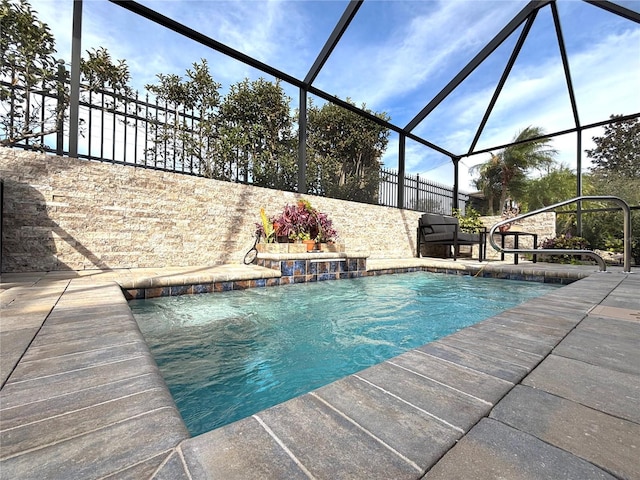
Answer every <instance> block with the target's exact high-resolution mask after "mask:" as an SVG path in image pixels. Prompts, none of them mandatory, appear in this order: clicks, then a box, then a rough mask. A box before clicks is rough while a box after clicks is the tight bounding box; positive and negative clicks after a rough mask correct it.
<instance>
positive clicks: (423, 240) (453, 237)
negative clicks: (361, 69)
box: [416, 213, 487, 261]
mask: <svg viewBox="0 0 640 480" xmlns="http://www.w3.org/2000/svg"><path fill="white" fill-rule="evenodd" d="M486 235H487V232H486V229H484V228H483V229H482V230H481V231H480V232H478V233H467V232H463V231H461V230H460V225H459V224H458V219H457V218H456V217H452V216H449V215H441V214H438V213H425V214H424V215H422V217H420V220H419V221H418V241H417V245H418V254H417V255H416V256H417V257H420V250H421V248H422V245H449V246H452V247H453V260H455V259H456V258H457V257H458V256H459V255H460V245H478V247H479V248H478V250H479V252H480V253H479V261H482V260H483V259H484V257H485V253H486V252H485V248H486ZM449 254H450V252H449V249H447V258H448V257H449Z"/></svg>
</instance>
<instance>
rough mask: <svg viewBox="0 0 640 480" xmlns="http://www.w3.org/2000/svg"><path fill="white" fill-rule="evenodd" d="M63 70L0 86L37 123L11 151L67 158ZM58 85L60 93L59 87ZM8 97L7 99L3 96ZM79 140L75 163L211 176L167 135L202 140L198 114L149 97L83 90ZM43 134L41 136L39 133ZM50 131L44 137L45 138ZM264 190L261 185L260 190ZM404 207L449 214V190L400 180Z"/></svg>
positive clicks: (394, 195) (385, 201)
mask: <svg viewBox="0 0 640 480" xmlns="http://www.w3.org/2000/svg"><path fill="white" fill-rule="evenodd" d="M64 78H65V75H64V71H61V72H60V78H59V85H58V86H57V87H56V88H51V87H49V88H45V87H44V86H43V88H41V89H37V90H32V91H31V92H28V95H25V92H24V90H23V89H22V90H20V88H21V87H19V86H15V85H12V84H11V83H9V82H6V81H0V85H2V89H3V90H5V92H12V93H13V94H14V95H15V94H18V95H23V97H26V100H23V102H26V104H28V106H27V108H26V110H28V111H30V112H31V117H32V118H31V120H30V121H31V122H32V124H34V123H39V124H40V125H41V129H40V130H38V133H39V134H35V135H33V136H30V137H28V138H25V139H23V140H21V141H19V142H17V143H15V144H13V146H14V147H19V148H24V149H37V150H42V151H44V152H48V153H54V154H57V155H68V153H69V150H68V149H69V138H68V135H69V131H68V125H67V123H66V121H64V119H65V118H68V112H67V115H64V116H59V115H56V114H55V113H56V111H57V109H58V105H59V98H60V95H65V90H67V89H66V86H64V83H62V82H64V80H63V79H64ZM60 85H63V86H64V87H65V88H61V87H60ZM6 98H11V95H9V96H6ZM9 102H10V100H6V101H5V100H4V99H3V101H2V103H3V105H2V106H3V107H4V108H3V109H2V110H0V114H3V115H6V112H8V111H12V110H13V109H11V108H10V107H11V105H10V103H9ZM79 109H80V138H79V139H78V158H81V159H87V160H96V161H104V162H111V163H118V164H124V165H132V166H138V167H145V168H153V169H159V170H166V171H172V172H178V173H183V174H189V175H196V176H211V174H210V171H208V170H207V163H206V162H205V161H203V158H202V156H201V155H199V152H197V151H196V152H194V151H193V150H186V149H184V148H183V149H182V150H181V147H180V145H181V142H180V141H179V139H177V138H175V137H174V138H171V136H167V135H166V132H170V131H171V129H172V126H174V125H180V126H181V128H182V129H183V130H182V132H181V134H182V135H184V134H188V135H201V134H202V132H200V131H199V124H200V117H199V112H197V111H194V110H192V111H184V110H178V109H176V108H175V107H174V106H172V105H170V104H168V103H164V102H159V101H158V99H151V98H150V96H149V94H146V95H145V96H144V98H141V97H140V95H139V94H138V92H136V93H135V94H133V95H132V96H131V97H123V96H120V95H116V94H114V93H113V92H109V91H96V90H89V89H88V88H85V89H84V91H83V93H82V94H81V98H80V102H79ZM4 120H5V121H3V122H2V124H0V138H2V139H4V138H6V137H7V136H8V130H9V128H10V125H11V122H13V119H7V118H6V117H5V119H4ZM40 132H42V133H40ZM47 132H49V133H47ZM224 171H225V177H224V179H225V180H228V181H232V182H239V183H252V179H251V175H250V174H248V171H247V168H246V164H245V163H243V162H241V161H237V162H233V161H232V162H229V164H228V165H224ZM259 186H264V185H259ZM468 201H469V196H468V195H467V194H464V193H459V195H458V206H459V208H460V209H461V210H462V211H463V212H464V210H465V207H466V205H467V202H468ZM404 203H405V205H404V208H407V209H411V210H418V211H425V212H437V213H443V214H451V213H452V207H453V188H451V187H448V186H444V185H440V184H437V183H434V182H431V181H428V180H427V179H424V178H420V176H419V175H407V176H405V180H404ZM378 204H380V205H386V206H391V207H398V172H396V171H394V170H389V169H384V168H383V169H381V170H380V183H379V189H378Z"/></svg>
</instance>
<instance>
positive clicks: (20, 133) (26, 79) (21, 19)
mask: <svg viewBox="0 0 640 480" xmlns="http://www.w3.org/2000/svg"><path fill="white" fill-rule="evenodd" d="M36 13H37V12H35V11H34V10H32V8H31V5H29V3H28V2H26V1H24V0H20V1H9V0H1V3H0V25H2V35H0V55H1V56H2V64H1V66H0V77H1V79H2V80H3V81H7V82H8V84H9V86H6V85H4V84H2V85H1V87H0V88H1V90H0V101H1V102H2V106H3V110H4V111H3V112H2V117H1V125H2V132H1V135H2V138H1V140H0V143H1V144H2V145H4V146H11V145H15V144H16V143H18V142H20V141H23V140H28V139H31V138H34V137H38V136H40V135H47V134H49V133H53V132H55V131H56V130H57V127H58V124H59V122H60V120H61V118H62V115H63V113H64V110H63V109H61V108H56V107H54V108H48V111H49V116H48V117H47V118H46V119H45V121H44V122H40V119H39V116H40V107H41V105H40V104H36V105H34V104H33V102H34V98H33V92H34V91H35V90H36V89H42V90H43V91H45V92H47V93H51V94H55V93H56V88H57V85H56V72H57V69H56V59H55V58H54V56H53V54H54V53H55V51H56V49H55V39H54V37H53V35H52V34H51V31H50V30H49V27H48V26H47V25H46V24H44V23H42V22H41V21H39V20H38V19H37V17H36ZM38 127H39V128H38Z"/></svg>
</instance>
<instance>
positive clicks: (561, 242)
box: [539, 233, 590, 263]
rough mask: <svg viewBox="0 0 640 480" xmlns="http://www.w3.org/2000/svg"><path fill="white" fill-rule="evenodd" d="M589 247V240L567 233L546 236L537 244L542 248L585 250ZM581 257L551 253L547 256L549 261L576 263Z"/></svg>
mask: <svg viewBox="0 0 640 480" xmlns="http://www.w3.org/2000/svg"><path fill="white" fill-rule="evenodd" d="M589 247H590V245H589V242H588V241H587V240H586V239H585V238H583V237H574V236H572V235H571V234H569V233H567V234H566V235H558V236H557V237H556V238H547V239H545V240H544V241H543V242H542V243H541V244H540V246H539V248H543V249H545V250H546V249H558V250H587V249H588V248H589ZM580 259H581V256H580V255H569V254H562V255H553V256H549V257H547V261H548V262H550V263H578V262H579V261H580Z"/></svg>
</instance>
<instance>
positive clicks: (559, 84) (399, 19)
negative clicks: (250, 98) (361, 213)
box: [31, 0, 640, 191]
mask: <svg viewBox="0 0 640 480" xmlns="http://www.w3.org/2000/svg"><path fill="white" fill-rule="evenodd" d="M140 3H142V4H143V5H145V6H148V7H149V8H152V9H154V10H156V11H158V12H160V13H162V14H164V15H167V16H169V17H172V18H173V19H175V20H177V21H179V22H181V23H183V24H185V25H187V26H189V27H191V28H193V29H195V30H197V31H200V32H201V33H203V34H205V35H207V36H209V37H211V38H213V39H215V40H217V41H219V42H222V43H224V44H226V45H228V46H230V47H232V48H234V49H236V50H239V51H241V52H243V53H245V54H248V55H251V56H253V57H255V58H257V59H258V60H260V61H262V62H264V63H268V64H271V65H273V66H274V67H275V68H277V69H279V70H281V71H283V72H285V73H287V74H289V75H292V76H294V77H297V78H300V79H302V78H304V77H305V75H306V74H307V72H308V70H309V68H310V67H311V65H312V64H313V62H314V61H315V59H316V57H317V55H318V53H319V52H320V50H321V49H322V46H323V45H324V43H325V41H326V39H327V37H328V36H329V34H330V33H331V31H332V30H333V28H334V25H335V24H336V22H337V21H338V19H339V18H340V16H341V15H342V13H343V11H344V9H345V8H346V5H347V3H348V2H347V1H343V0H340V1H338V0H321V1H314V0H297V1H290V0H287V1H265V0H253V1H247V0H239V1H233V2H225V1H214V0H209V1H198V0H184V1H178V0H162V1H156V0H144V1H141V2H140ZM526 3H527V2H526V1H525V0H501V1H483V0H462V1H459V0H442V1H438V0H413V1H402V0H394V1H385V0H366V1H365V2H364V4H363V5H362V7H361V8H360V10H359V12H358V14H357V15H356V17H355V19H354V20H353V22H352V24H351V26H350V28H349V29H348V31H347V32H346V34H345V35H344V36H343V38H342V39H341V41H340V43H339V44H338V46H337V48H336V50H335V51H334V53H333V54H332V56H331V57H330V59H329V61H328V62H327V63H326V65H325V67H324V68H323V70H322V71H321V73H320V75H319V76H318V78H317V79H316V81H315V82H314V86H315V87H318V88H320V89H322V90H324V91H326V92H327V93H330V94H333V95H337V96H338V97H340V98H342V99H345V98H351V99H352V100H353V101H355V102H356V103H357V104H358V105H360V104H362V103H366V105H367V107H368V108H370V109H372V110H375V111H379V112H381V111H384V112H386V113H387V114H389V115H390V116H391V121H392V123H395V124H396V125H399V126H402V127H403V126H405V125H406V124H407V123H408V122H409V121H410V120H411V119H412V118H413V117H414V116H415V115H416V114H417V113H418V112H419V111H420V110H421V109H422V107H424V105H426V104H427V103H428V102H429V101H430V100H431V98H432V97H433V96H434V95H435V94H437V93H438V92H439V91H440V90H441V89H442V88H443V87H444V86H445V85H446V84H447V83H448V82H449V80H450V79H451V78H453V77H454V76H455V75H456V74H457V73H458V71H459V70H460V69H461V68H463V67H464V66H465V65H466V64H467V63H468V62H469V61H470V60H471V59H472V58H473V57H474V56H475V55H476V54H477V53H478V52H479V51H480V49H481V48H482V47H483V46H484V45H485V44H486V43H487V42H488V41H489V40H490V39H491V38H493V36H494V35H496V33H498V31H500V29H501V28H502V27H503V26H504V25H505V24H506V23H507V22H508V21H509V20H510V19H511V18H513V16H515V15H516V14H517V12H518V11H519V10H520V9H521V8H522V7H523V6H524V5H525V4H526ZM617 3H619V4H621V5H623V6H625V7H626V8H629V9H631V10H634V11H636V12H639V11H640V0H634V1H618V2H617ZM31 4H32V6H33V7H34V9H35V10H36V11H38V14H39V18H40V19H41V20H42V21H44V22H46V23H47V24H48V25H49V26H50V28H51V29H52V31H53V33H54V35H55V37H56V44H57V47H58V55H59V56H60V57H61V58H63V59H65V60H66V61H67V62H69V60H70V43H71V23H72V7H73V2H72V0H64V1H62V0H32V2H31ZM557 6H558V10H559V13H560V17H561V21H562V29H563V34H564V37H565V42H566V46H567V50H568V55H569V63H570V66H571V69H572V81H573V85H574V88H575V91H576V96H577V100H578V104H579V112H578V113H579V116H580V120H581V122H582V124H589V123H593V122H597V121H601V120H605V119H607V118H608V117H609V115H611V114H633V113H637V112H640V27H639V26H638V25H637V24H635V23H633V22H631V21H628V20H625V19H622V18H619V17H617V16H615V15H613V14H610V13H608V12H604V11H602V10H601V9H598V8H596V7H594V6H593V5H590V4H587V3H585V2H582V1H578V0H559V1H558V3H557ZM83 13H84V15H83V37H82V42H83V43H82V49H83V51H85V50H88V49H91V48H97V47H100V46H102V47H105V48H107V49H108V50H109V52H110V53H111V55H112V57H113V58H116V59H125V60H126V61H127V64H128V65H129V68H130V72H131V75H132V84H133V86H134V87H135V88H138V89H142V88H143V86H144V85H145V84H146V83H153V82H155V75H156V74H158V73H164V74H168V73H176V74H179V75H183V74H184V72H185V70H186V69H187V68H189V67H190V66H191V64H192V63H193V62H197V61H199V60H200V59H202V58H206V59H207V61H208V63H209V66H210V69H211V72H212V75H213V77H214V78H215V79H216V80H217V81H219V82H221V83H222V84H223V86H224V87H223V90H224V89H225V88H227V87H228V85H230V84H233V83H237V82H239V81H241V80H243V79H244V78H250V79H255V78H258V77H264V78H267V79H271V78H270V77H269V76H268V75H266V74H264V73H261V72H259V71H256V70H254V69H252V68H250V67H247V66H246V65H243V64H241V63H238V62H236V61H234V60H231V59H229V58H227V57H225V56H223V55H221V54H218V53H217V52H214V51H211V50H210V49H208V48H205V47H203V46H201V45H199V44H197V43H195V42H193V41H191V40H188V39H185V38H183V37H180V36H179V35H177V34H175V33H173V32H171V31H168V30H166V29H163V28H162V27H159V26H157V25H155V24H153V23H151V22H150V21H148V20H145V19H143V18H141V17H138V16H136V15H134V14H132V13H129V12H128V11H126V10H125V9H123V8H121V7H119V6H117V5H114V4H112V3H110V2H107V1H106V0H85V1H84V7H83ZM519 32H520V30H517V31H516V32H515V35H513V36H512V37H510V38H509V39H507V41H506V42H505V43H504V44H503V45H502V46H501V47H500V48H499V49H498V50H496V51H495V52H494V54H493V55H492V56H491V57H490V58H489V59H488V60H487V62H485V63H484V64H483V65H482V66H481V67H480V68H478V69H477V70H476V71H475V72H474V73H473V74H472V75H471V76H470V77H468V78H467V79H466V80H465V82H464V83H463V84H462V85H461V88H459V89H458V90H457V91H456V92H455V93H454V94H453V95H451V96H450V97H448V98H447V99H446V100H445V102H443V104H441V105H440V106H439V107H438V108H437V109H436V110H434V111H433V112H432V114H431V115H430V116H429V117H428V118H427V119H426V120H425V121H423V122H422V123H421V124H420V125H418V127H417V128H416V130H414V133H416V134H418V135H420V136H422V137H423V138H425V139H427V140H429V141H431V142H433V143H435V144H437V145H440V146H442V147H444V148H445V149H448V150H451V151H453V152H454V153H462V152H465V151H466V150H467V149H468V147H469V144H470V142H471V140H472V139H473V136H474V134H475V130H476V128H477V124H478V122H479V121H480V119H481V117H482V115H483V113H484V110H485V108H486V106H487V103H488V101H489V99H490V97H491V95H492V93H493V89H494V88H495V85H496V82H497V81H498V79H499V78H500V75H501V73H502V70H503V68H504V65H505V63H506V61H507V58H508V56H509V55H510V53H511V49H512V47H513V45H514V43H515V40H516V36H517V35H518V34H519ZM559 55H560V54H559V51H558V47H557V44H556V42H555V34H554V33H553V30H552V17H551V10H550V8H549V7H545V8H544V9H542V10H541V11H540V13H539V15H538V18H537V20H536V22H535V24H534V27H533V29H532V31H531V33H530V35H529V37H528V40H527V43H526V44H525V46H524V48H523V50H522V52H521V54H520V56H519V57H518V60H517V62H516V64H515V66H514V69H513V71H512V72H511V75H510V76H509V79H508V81H507V83H506V85H505V88H504V90H503V92H502V95H501V97H500V99H499V100H498V102H497V104H496V108H495V109H494V112H493V114H492V116H491V117H490V119H489V122H488V123H487V126H486V128H485V131H484V133H483V135H482V137H481V138H480V141H479V143H478V147H477V148H487V147H491V146H495V145H500V144H504V143H508V142H509V141H510V140H511V139H512V138H513V137H514V136H515V135H517V133H518V132H519V131H520V130H522V129H523V128H526V127H527V126H529V125H535V126H540V127H543V128H544V129H545V130H546V131H548V132H551V131H559V130H563V129H566V128H571V127H572V126H573V116H572V113H571V108H570V103H569V97H568V94H567V88H566V83H565V81H564V77H563V73H562V67H561V64H560V63H559V58H560V56H559ZM283 87H284V88H285V91H286V92H287V94H288V95H289V96H290V97H291V99H292V107H293V108H296V107H297V102H298V91H297V89H296V88H294V87H291V86H289V85H287V84H283ZM314 100H315V103H316V104H318V103H321V100H319V99H314ZM600 134H601V130H593V131H587V132H585V133H584V135H583V148H589V147H590V143H591V142H590V139H591V137H592V136H593V135H600ZM397 144H398V137H397V135H395V134H393V133H392V135H391V139H390V144H389V148H388V151H387V154H386V155H385V158H384V162H385V165H387V166H389V167H392V168H395V167H397V148H398V146H397ZM554 147H555V148H556V149H557V150H559V152H560V153H559V155H558V160H559V161H561V162H563V163H565V164H566V165H568V166H569V167H571V168H575V165H576V155H577V154H576V137H575V135H573V134H572V135H566V136H563V137H557V138H556V139H555V140H554ZM487 158H488V154H484V155H475V156H472V157H468V158H464V159H463V160H462V165H461V178H460V181H461V189H462V190H466V191H471V190H473V187H472V186H471V177H470V176H469V174H468V172H467V168H468V167H470V166H472V165H474V164H477V163H481V162H482V161H485V160H486V159H487ZM584 158H585V160H583V161H584V162H585V163H586V157H584ZM407 171H408V172H410V173H419V174H420V175H421V176H426V177H428V178H431V179H432V180H434V181H437V182H440V183H444V184H452V183H453V169H452V167H451V162H450V161H449V159H448V157H445V156H442V155H440V154H438V153H436V152H434V151H432V150H431V149H429V148H427V147H424V146H422V145H420V144H417V143H415V142H411V141H409V142H408V143H407Z"/></svg>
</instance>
